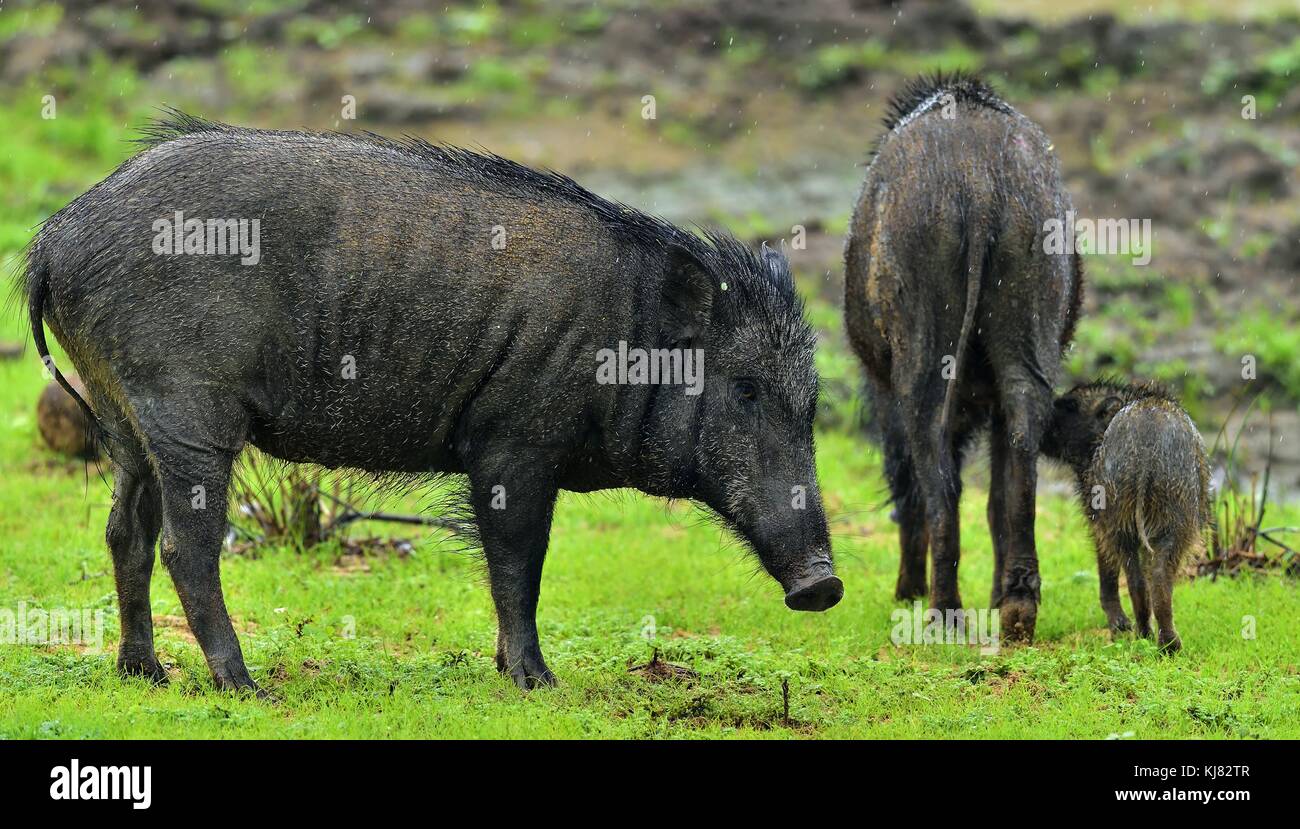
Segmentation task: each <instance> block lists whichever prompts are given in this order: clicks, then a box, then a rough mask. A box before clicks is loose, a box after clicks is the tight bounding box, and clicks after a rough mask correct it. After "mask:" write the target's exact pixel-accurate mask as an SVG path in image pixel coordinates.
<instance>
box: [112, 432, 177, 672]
mask: <svg viewBox="0 0 1300 829" xmlns="http://www.w3.org/2000/svg"><path fill="white" fill-rule="evenodd" d="M99 410H100V411H103V408H102V407H100V409H99ZM114 429H115V431H117V432H118V434H121V435H124V436H127V443H126V444H123V443H122V442H120V441H113V442H111V443H110V444H109V454H110V455H111V456H112V459H113V509H112V511H111V512H110V513H109V516H108V527H107V528H106V531H105V533H104V535H105V537H106V539H107V541H108V549H109V552H110V553H111V554H112V556H113V579H114V581H115V582H116V583H117V605H118V615H119V616H120V618H121V627H122V641H121V643H120V644H119V646H118V652H117V668H118V670H119V671H121V672H122V673H123V674H126V675H128V676H144V677H148V678H150V679H152V680H154V681H155V682H163V681H165V680H166V679H167V675H166V674H165V673H164V672H163V669H162V666H161V665H159V664H158V656H157V654H156V653H155V652H154V646H153V614H152V605H151V603H150V601H149V579H150V577H151V576H152V575H153V560H154V547H155V545H156V544H157V543H158V530H159V527H160V525H161V522H162V511H161V503H160V499H159V494H158V483H157V481H156V480H155V479H154V475H153V470H152V469H150V468H149V462H148V460H147V458H146V457H145V453H144V448H143V447H142V446H140V445H139V443H137V442H135V441H134V438H133V437H131V432H130V426H129V424H127V423H126V422H125V420H118V421H117V422H116V424H115V426H114Z"/></svg>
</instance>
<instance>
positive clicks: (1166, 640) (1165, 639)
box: [1158, 630, 1183, 655]
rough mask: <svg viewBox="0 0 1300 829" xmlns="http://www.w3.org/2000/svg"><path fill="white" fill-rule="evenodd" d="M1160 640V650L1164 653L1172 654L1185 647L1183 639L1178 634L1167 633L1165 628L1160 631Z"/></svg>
mask: <svg viewBox="0 0 1300 829" xmlns="http://www.w3.org/2000/svg"><path fill="white" fill-rule="evenodd" d="M1158 641H1159V644H1160V652H1161V653H1164V654H1170V655H1172V654H1175V653H1178V652H1179V651H1180V650H1182V648H1183V640H1182V639H1180V638H1178V634H1177V633H1174V632H1169V633H1166V632H1165V631H1163V630H1162V631H1160V637H1159V640H1158Z"/></svg>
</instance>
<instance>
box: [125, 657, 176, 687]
mask: <svg viewBox="0 0 1300 829" xmlns="http://www.w3.org/2000/svg"><path fill="white" fill-rule="evenodd" d="M117 670H118V673H120V674H121V675H122V676H140V677H144V678H145V679H148V680H149V681H150V682H153V683H154V684H155V685H166V684H167V672H166V671H164V670H163V667H162V665H160V664H159V663H158V657H156V656H154V655H153V654H149V655H148V656H127V655H125V654H122V655H119V656H118V657H117Z"/></svg>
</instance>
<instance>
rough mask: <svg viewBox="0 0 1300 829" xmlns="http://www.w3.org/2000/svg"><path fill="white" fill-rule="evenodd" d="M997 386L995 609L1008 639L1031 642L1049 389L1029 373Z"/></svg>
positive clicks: (1002, 376) (1013, 370)
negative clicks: (998, 566)
mask: <svg viewBox="0 0 1300 829" xmlns="http://www.w3.org/2000/svg"><path fill="white" fill-rule="evenodd" d="M1000 369H1001V366H1000V365H999V363H998V362H997V361H996V360H995V362H994V373H995V375H996V376H997V381H998V416H997V417H996V418H995V424H994V425H995V429H996V430H997V434H996V435H995V436H994V437H993V441H994V445H995V446H996V447H999V449H1000V451H999V452H998V460H999V463H998V464H997V465H996V467H995V468H994V469H993V470H992V474H993V477H994V478H995V479H1001V480H1000V483H999V484H998V486H999V487H1000V491H1001V502H1002V505H1003V517H1002V520H1001V521H1000V522H994V523H995V526H994V527H993V528H992V529H993V531H994V532H997V533H999V534H1000V535H1001V536H1002V549H1003V553H1002V574H1001V576H1002V595H1001V596H1000V597H999V599H1000V602H999V604H998V607H999V612H1000V624H1001V626H1002V631H1003V633H1005V634H1006V636H1007V637H1008V638H1009V639H1012V640H1017V639H1018V640H1023V641H1026V642H1032V641H1033V640H1034V628H1035V626H1036V623H1037V620H1038V602H1039V596H1040V584H1041V578H1040V576H1039V574H1038V550H1037V547H1036V546H1035V544H1034V509H1035V506H1034V503H1035V495H1036V490H1037V488H1038V466H1037V465H1038V446H1039V443H1040V442H1041V441H1042V436H1043V431H1044V429H1045V428H1046V425H1047V419H1048V417H1049V416H1050V415H1051V411H1052V390H1051V388H1050V387H1049V386H1046V385H1043V384H1042V383H1040V382H1038V381H1036V380H1034V379H1032V378H1027V377H1026V378H1024V379H1022V377H1023V376H1024V375H1027V374H1031V372H1027V371H1025V370H1024V369H1022V368H1019V367H1015V366H1011V367H1008V368H1007V369H1006V370H1000Z"/></svg>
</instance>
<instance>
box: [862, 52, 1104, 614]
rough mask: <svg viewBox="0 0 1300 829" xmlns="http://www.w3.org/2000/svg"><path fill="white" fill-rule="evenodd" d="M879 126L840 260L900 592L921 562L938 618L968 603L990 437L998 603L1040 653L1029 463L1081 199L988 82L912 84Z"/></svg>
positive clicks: (1076, 286) (1062, 319)
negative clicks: (970, 548) (1059, 241)
mask: <svg viewBox="0 0 1300 829" xmlns="http://www.w3.org/2000/svg"><path fill="white" fill-rule="evenodd" d="M948 95H951V101H950V103H952V104H953V106H954V107H955V117H954V118H952V119H947V118H945V117H943V111H944V107H943V104H944V103H949V101H946V100H945V98H946V96H948ZM884 125H885V129H886V132H885V133H884V134H883V135H882V136H881V137H880V138H879V139H878V140H877V142H876V144H875V146H874V149H873V153H872V161H871V164H870V166H869V167H868V170H867V175H866V179H865V181H864V183H863V186H862V191H861V194H860V196H859V200H858V205H857V208H856V210H855V212H854V216H853V219H852V222H851V224H850V230H849V236H848V239H847V242H846V246H845V270H846V276H845V323H846V327H847V330H848V335H849V340H850V343H851V344H852V346H853V348H854V351H855V352H856V353H857V355H858V357H859V359H860V360H861V361H862V364H863V366H864V368H865V369H866V374H867V377H868V380H869V382H870V386H871V398H872V401H873V404H874V407H873V412H874V413H875V414H876V415H877V417H878V419H879V420H880V422H881V431H882V437H883V440H884V444H885V457H886V475H887V477H888V479H889V482H890V489H891V493H892V497H893V500H894V503H895V514H896V515H897V516H898V520H899V525H900V526H899V535H900V547H901V559H900V568H899V579H898V584H897V588H896V596H897V597H898V598H899V599H911V598H915V597H918V596H920V595H923V594H924V593H925V592H926V583H927V580H926V571H925V559H926V552H927V550H928V551H929V552H930V553H931V557H932V560H933V573H932V575H931V582H930V591H929V592H930V602H931V605H932V606H934V607H936V608H938V609H941V610H949V609H956V608H959V607H961V597H960V595H959V592H958V589H957V563H958V558H959V550H960V540H959V528H958V526H957V501H958V497H959V495H960V491H961V456H962V451H963V448H964V447H965V446H966V445H967V443H968V442H969V441H970V439H971V437H972V435H973V434H974V433H976V432H977V431H979V430H981V429H983V428H985V427H991V428H990V432H991V440H990V444H991V447H992V455H993V481H992V486H991V490H990V501H989V522H990V530H991V534H992V536H993V539H994V547H995V562H996V564H995V568H996V569H995V574H994V579H993V582H994V586H993V595H992V596H991V598H990V601H991V603H992V604H993V605H994V606H997V607H1001V608H1002V629H1003V631H1004V633H1005V634H1006V635H1007V636H1008V637H1009V638H1024V639H1032V637H1033V629H1034V623H1035V619H1036V612H1037V610H1036V609H1037V603H1038V600H1039V585H1040V579H1039V576H1038V562H1037V552H1036V549H1035V546H1034V539H1033V515H1034V488H1035V482H1036V473H1035V471H1034V462H1035V459H1036V457H1037V454H1038V444H1039V441H1040V440H1041V436H1042V432H1043V429H1044V428H1045V426H1046V422H1047V419H1048V417H1049V416H1050V413H1051V400H1052V385H1053V383H1054V382H1055V379H1056V376H1057V374H1058V371H1059V364H1060V355H1061V352H1062V351H1063V349H1064V348H1065V347H1066V346H1068V344H1069V342H1070V339H1071V337H1072V335H1073V331H1074V325H1075V320H1076V318H1077V316H1078V314H1079V308H1080V302H1081V297H1082V283H1083V273H1082V267H1081V264H1080V260H1079V258H1078V257H1077V256H1074V255H1071V256H1054V255H1048V254H1046V253H1044V252H1043V245H1042V236H1043V232H1044V231H1043V228H1044V223H1045V222H1046V221H1047V220H1048V219H1053V218H1055V219H1059V220H1064V218H1065V215H1066V212H1067V211H1068V210H1069V209H1071V202H1070V197H1069V194H1068V193H1067V192H1066V190H1065V187H1064V184H1063V182H1062V178H1061V173H1060V168H1059V164H1058V162H1057V160H1056V158H1055V156H1054V155H1053V154H1052V152H1051V149H1052V147H1051V142H1050V140H1049V139H1048V138H1047V136H1046V135H1044V134H1043V132H1042V130H1041V129H1039V128H1038V127H1037V126H1036V125H1035V124H1033V123H1032V122H1031V121H1029V120H1028V119H1026V118H1025V117H1024V116H1022V115H1021V114H1020V113H1018V112H1017V111H1016V110H1015V109H1014V108H1013V107H1011V106H1010V105H1009V104H1007V103H1006V102H1005V101H1003V100H1002V99H1001V98H1000V97H999V96H998V95H997V94H996V92H994V91H993V89H992V88H991V87H989V86H988V85H987V84H985V83H984V82H983V81H981V80H979V79H978V78H975V77H972V76H968V75H961V74H959V75H951V76H945V75H935V76H929V77H922V78H919V79H917V80H915V81H913V82H912V83H911V84H909V85H908V86H907V87H906V88H905V89H904V90H902V92H900V93H899V94H898V95H897V96H896V97H895V98H894V99H893V100H892V101H891V102H890V105H889V108H888V114H887V116H886V118H885V124H884ZM945 357H951V358H953V360H954V361H955V363H954V364H953V365H952V366H951V368H952V369H953V379H952V380H951V382H950V381H948V380H947V379H945V378H944V377H943V376H942V374H941V370H942V369H943V368H944V367H945V359H944V358H945Z"/></svg>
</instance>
